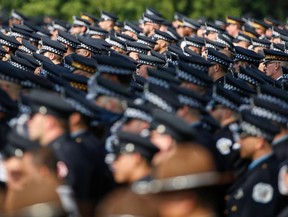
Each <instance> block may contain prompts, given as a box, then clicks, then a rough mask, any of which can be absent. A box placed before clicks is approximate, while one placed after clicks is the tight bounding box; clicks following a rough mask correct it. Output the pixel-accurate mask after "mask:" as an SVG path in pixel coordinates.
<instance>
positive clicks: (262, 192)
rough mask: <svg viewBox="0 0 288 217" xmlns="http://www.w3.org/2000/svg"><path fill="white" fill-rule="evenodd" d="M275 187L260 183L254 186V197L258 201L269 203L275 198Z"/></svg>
mask: <svg viewBox="0 0 288 217" xmlns="http://www.w3.org/2000/svg"><path fill="white" fill-rule="evenodd" d="M273 193H274V189H273V187H272V186H271V185H270V184H267V183H262V182H260V183H258V184H256V185H255V186H254V187H253V192H252V198H253V200H254V201H255V202H257V203H268V202H270V201H271V200H272V198H273Z"/></svg>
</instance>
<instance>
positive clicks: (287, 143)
mask: <svg viewBox="0 0 288 217" xmlns="http://www.w3.org/2000/svg"><path fill="white" fill-rule="evenodd" d="M272 147H273V150H274V153H275V155H276V157H277V158H278V159H279V161H280V162H283V161H285V160H287V159H288V135H286V136H283V137H281V138H280V139H278V140H276V141H273V143H272Z"/></svg>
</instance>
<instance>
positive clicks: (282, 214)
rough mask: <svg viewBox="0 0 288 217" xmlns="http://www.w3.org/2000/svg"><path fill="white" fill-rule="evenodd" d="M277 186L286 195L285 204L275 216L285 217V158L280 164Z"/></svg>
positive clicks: (287, 170) (287, 213)
mask: <svg viewBox="0 0 288 217" xmlns="http://www.w3.org/2000/svg"><path fill="white" fill-rule="evenodd" d="M278 188H279V191H280V193H281V194H282V195H284V196H285V197H286V206H285V208H284V209H283V210H282V211H281V212H280V214H279V215H277V217H286V216H288V206H287V199H288V161H287V160H286V161H285V162H283V163H282V164H281V165H280V170H279V175H278Z"/></svg>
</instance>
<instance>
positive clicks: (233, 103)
mask: <svg viewBox="0 0 288 217" xmlns="http://www.w3.org/2000/svg"><path fill="white" fill-rule="evenodd" d="M242 103H243V101H242V99H241V97H240V96H239V95H238V94H236V93H233V92H232V91H229V90H226V89H224V88H223V87H221V86H216V85H215V86H214V89H213V94H212V99H211V100H210V102H209V103H208V105H207V109H208V111H209V113H210V115H211V116H212V117H213V118H214V119H215V120H217V121H218V122H219V124H220V126H221V128H220V129H219V130H218V131H216V132H215V134H214V139H215V141H216V148H217V150H218V152H219V153H220V154H221V156H222V158H223V160H224V162H225V163H224V162H223V160H222V161H221V162H223V163H220V164H221V167H223V168H222V169H224V170H229V171H235V172H237V173H238V172H240V171H242V169H243V167H244V168H245V164H244V162H243V160H240V158H239V145H238V143H237V142H236V141H235V140H234V137H233V130H235V129H237V128H238V116H239V115H238V109H239V107H240V105H241V104H242Z"/></svg>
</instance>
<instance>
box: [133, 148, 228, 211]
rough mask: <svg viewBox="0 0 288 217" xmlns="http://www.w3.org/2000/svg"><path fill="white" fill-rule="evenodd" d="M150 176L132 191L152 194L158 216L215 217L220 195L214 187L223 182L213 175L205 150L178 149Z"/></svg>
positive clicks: (216, 175)
mask: <svg viewBox="0 0 288 217" xmlns="http://www.w3.org/2000/svg"><path fill="white" fill-rule="evenodd" d="M154 174H155V176H154V179H152V181H146V182H144V181H143V182H137V183H135V184H134V185H133V186H132V190H133V191H134V192H136V193H138V194H140V195H147V194H148V195H151V196H152V195H153V196H154V197H155V198H156V201H157V208H158V213H159V216H161V217H174V216H182V217H188V216H195V217H200V216H203V217H204V216H205V217H217V216H219V215H218V214H217V209H218V205H219V202H220V203H221V199H220V198H221V194H219V191H218V190H219V188H218V187H217V185H219V184H220V183H221V182H222V181H223V182H224V179H223V180H222V178H221V175H220V174H219V173H218V172H216V169H215V162H214V159H213V157H212V155H211V154H210V152H209V151H208V150H206V148H204V147H202V146H198V145H183V146H179V147H177V150H176V151H175V153H174V154H173V155H171V157H170V158H168V159H166V160H165V161H163V163H161V164H160V165H159V166H158V167H157V168H156V170H155V171H154ZM227 178H229V177H227ZM227 180H228V179H227Z"/></svg>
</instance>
